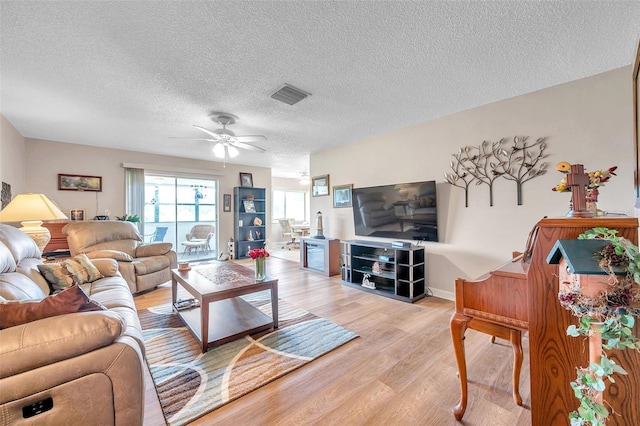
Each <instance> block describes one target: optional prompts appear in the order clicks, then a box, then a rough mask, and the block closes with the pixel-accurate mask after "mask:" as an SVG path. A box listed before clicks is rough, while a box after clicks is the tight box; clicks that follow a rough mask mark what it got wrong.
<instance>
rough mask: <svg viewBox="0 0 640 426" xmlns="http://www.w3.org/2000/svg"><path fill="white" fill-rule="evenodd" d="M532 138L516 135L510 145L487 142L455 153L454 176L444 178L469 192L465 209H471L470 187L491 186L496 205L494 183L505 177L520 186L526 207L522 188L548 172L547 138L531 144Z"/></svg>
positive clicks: (520, 194)
mask: <svg viewBox="0 0 640 426" xmlns="http://www.w3.org/2000/svg"><path fill="white" fill-rule="evenodd" d="M528 140H529V137H528V136H523V137H519V136H516V137H514V138H513V143H511V144H509V143H508V142H507V140H506V139H505V138H502V139H500V140H499V141H498V142H493V143H490V142H488V141H483V142H482V143H481V144H480V145H479V146H477V147H472V146H465V147H462V148H460V149H459V150H458V152H457V153H455V154H452V155H453V158H455V161H451V162H450V163H449V167H451V170H452V172H451V173H445V174H444V177H445V179H446V180H447V182H449V183H450V184H451V185H453V186H457V187H458V188H462V189H464V191H465V194H464V200H465V203H464V205H465V207H469V194H468V192H469V185H470V184H471V182H474V181H475V183H476V185H481V184H486V185H487V186H488V187H489V206H493V183H494V181H495V180H496V179H497V178H499V177H503V178H505V179H507V180H512V181H514V182H515V183H516V193H517V195H516V196H517V202H518V205H519V206H520V205H522V185H523V184H524V183H525V182H527V181H529V180H531V179H533V178H534V177H536V176H541V175H543V174H545V173H546V172H547V170H546V168H547V163H545V162H542V161H541V160H542V159H543V158H545V157H546V155H544V150H545V148H546V145H545V143H544V140H545V138H538V139H537V140H536V141H535V142H533V143H530V142H528Z"/></svg>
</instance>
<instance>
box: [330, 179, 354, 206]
mask: <svg viewBox="0 0 640 426" xmlns="http://www.w3.org/2000/svg"><path fill="white" fill-rule="evenodd" d="M352 188H353V184H351V183H350V184H348V185H336V186H334V187H333V207H351V189H352Z"/></svg>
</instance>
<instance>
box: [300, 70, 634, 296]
mask: <svg viewBox="0 0 640 426" xmlns="http://www.w3.org/2000/svg"><path fill="white" fill-rule="evenodd" d="M425 96H426V94H425ZM631 106H632V87H631V68H630V67H625V68H621V69H617V70H614V71H610V72H607V73H603V74H599V75H596V76H593V77H589V78H585V79H582V80H578V81H574V82H570V83H567V84H563V85H560V86H556V87H551V88H547V89H544V90H540V91H538V92H534V93H530V94H527V95H523V96H519V97H516V98H512V99H507V100H504V101H500V102H496V103H493V104H490V105H486V106H482V107H479V108H475V109H472V110H469V111H464V112H461V113H457V114H453V115H450V116H446V117H443V118H440V119H437V120H432V121H428V122H424V123H421V124H417V125H415V126H412V127H408V128H405V129H399V130H397V131H393V132H389V133H386V134H383V135H377V136H374V137H371V138H369V139H367V140H363V141H360V142H358V143H355V144H351V145H347V146H344V147H341V148H337V149H333V150H329V151H325V152H321V153H316V154H312V156H311V175H312V176H316V175H321V174H326V173H328V174H329V175H330V180H331V185H332V186H333V185H341V184H347V183H353V184H354V186H355V187H364V186H373V185H381V184H393V183H402V182H415V181H422V180H436V181H437V191H438V220H439V237H440V241H441V242H440V243H425V247H426V252H427V284H428V285H429V286H430V288H431V289H432V290H433V291H434V293H435V294H436V295H439V296H441V297H447V298H452V297H453V284H454V280H455V279H456V278H457V277H463V278H476V277H478V276H479V275H481V274H483V273H485V272H487V271H489V270H490V269H492V268H494V267H496V266H499V265H500V264H501V263H503V262H505V261H506V260H508V259H509V258H510V256H511V253H512V251H514V250H523V249H524V245H525V242H526V239H527V236H528V233H529V231H530V230H531V228H532V227H533V225H534V224H535V223H536V222H537V221H538V220H539V219H541V218H542V217H544V216H549V217H554V216H555V217H559V216H564V215H565V214H566V213H567V210H568V205H569V199H570V194H569V193H556V192H553V191H551V188H552V187H554V186H555V185H556V184H557V183H558V182H559V181H560V179H561V174H560V173H559V172H557V171H555V164H556V163H558V162H560V161H569V162H570V163H582V164H584V165H585V168H586V169H587V170H594V169H605V168H608V167H610V166H614V165H617V166H618V167H619V169H618V176H616V177H614V178H613V179H612V180H611V181H610V182H609V183H607V184H606V186H605V187H604V188H602V189H601V191H600V194H601V195H600V200H599V203H598V204H599V207H600V208H601V209H604V210H607V211H610V212H620V213H626V214H629V215H633V214H634V210H633V206H634V187H633V170H634V167H635V165H634V155H633V137H632V135H633V133H632V128H633V126H632V123H633V120H632V110H631ZM515 135H528V136H530V137H531V138H539V137H547V146H548V147H547V149H546V151H545V152H546V154H547V155H548V157H547V158H546V161H547V162H548V164H549V167H548V172H547V173H546V174H545V175H543V176H540V177H538V178H534V179H532V180H530V181H529V182H527V183H525V184H524V189H523V194H524V196H523V205H521V206H518V205H517V204H516V189H515V185H514V184H513V182H510V181H507V180H504V179H500V180H497V181H496V183H495V186H494V206H493V207H489V197H488V187H487V186H486V185H482V186H475V185H472V187H471V188H470V191H469V207H468V208H465V206H464V191H463V190H462V189H460V188H456V187H453V186H451V185H449V184H448V183H446V182H445V181H444V177H443V175H444V173H446V172H448V171H449V162H450V161H451V159H452V157H451V155H452V154H453V153H455V152H456V151H457V150H458V148H459V147H462V146H465V145H476V146H477V145H479V144H480V143H481V142H482V141H483V140H485V139H486V140H489V141H496V140H499V139H500V138H502V137H510V138H512V137H513V136H515ZM311 207H312V211H317V210H321V211H322V212H323V219H324V222H325V235H326V236H328V237H331V238H340V239H351V238H354V227H353V217H352V209H344V208H343V209H334V208H332V199H331V197H330V196H329V197H314V198H312V199H311ZM387 241H388V240H387Z"/></svg>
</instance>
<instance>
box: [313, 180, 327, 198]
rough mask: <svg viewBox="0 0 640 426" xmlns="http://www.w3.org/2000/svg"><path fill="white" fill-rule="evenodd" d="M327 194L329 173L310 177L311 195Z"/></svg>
mask: <svg viewBox="0 0 640 426" xmlns="http://www.w3.org/2000/svg"><path fill="white" fill-rule="evenodd" d="M323 195H329V175H322V176H316V177H314V178H312V179H311V196H312V197H321V196H323Z"/></svg>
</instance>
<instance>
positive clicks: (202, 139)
mask: <svg viewBox="0 0 640 426" xmlns="http://www.w3.org/2000/svg"><path fill="white" fill-rule="evenodd" d="M169 139H182V140H188V141H207V142H218V141H217V140H215V139H205V138H180V137H177V136H169Z"/></svg>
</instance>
